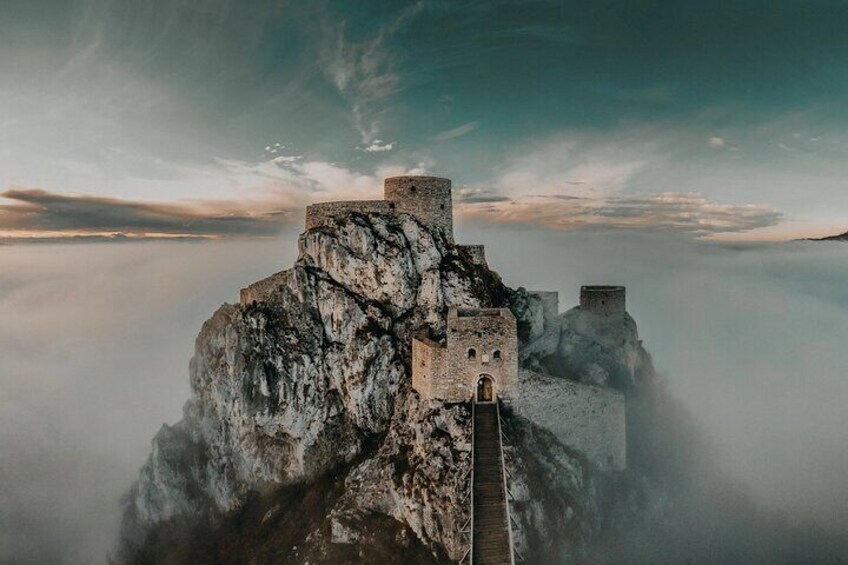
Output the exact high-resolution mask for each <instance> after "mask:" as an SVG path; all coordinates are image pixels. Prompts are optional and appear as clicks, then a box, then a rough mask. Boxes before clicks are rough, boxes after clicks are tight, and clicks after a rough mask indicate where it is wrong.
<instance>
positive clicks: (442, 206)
mask: <svg viewBox="0 0 848 565" xmlns="http://www.w3.org/2000/svg"><path fill="white" fill-rule="evenodd" d="M383 193H384V197H385V199H386V200H387V201H388V202H391V203H393V204H394V205H395V209H396V210H397V211H398V212H402V213H406V214H412V215H413V216H415V217H416V218H418V219H419V220H420V221H421V222H422V223H423V224H426V225H427V226H430V227H432V228H435V229H437V230H438V231H440V232H441V233H442V234H444V236H445V238H446V239H447V240H448V241H449V242H450V243H453V203H452V201H451V181H450V179H443V178H439V177H424V176H401V177H389V178H387V179H386V180H385V181H384V183H383Z"/></svg>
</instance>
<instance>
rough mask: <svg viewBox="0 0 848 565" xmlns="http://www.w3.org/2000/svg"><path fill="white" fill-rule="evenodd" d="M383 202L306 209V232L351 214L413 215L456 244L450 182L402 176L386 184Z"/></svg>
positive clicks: (350, 202)
mask: <svg viewBox="0 0 848 565" xmlns="http://www.w3.org/2000/svg"><path fill="white" fill-rule="evenodd" d="M383 197H384V199H383V200H346V201H339V202H320V203H317V204H312V205H310V206H307V207H306V229H307V230H310V229H313V228H317V227H320V226H325V225H329V224H331V223H332V222H334V221H335V220H338V219H339V218H343V217H344V216H346V215H347V214H350V213H351V212H359V213H377V214H394V213H397V214H410V215H412V216H415V217H416V218H417V219H418V221H420V222H421V223H423V224H425V225H427V226H429V227H430V228H432V229H435V230H437V231H439V232H441V233H442V234H443V235H444V236H445V238H446V239H447V240H448V242H450V243H453V202H452V199H451V181H450V179H443V178H440V177H427V176H414V175H407V176H399V177H389V178H387V179H386V180H385V181H384V182H383Z"/></svg>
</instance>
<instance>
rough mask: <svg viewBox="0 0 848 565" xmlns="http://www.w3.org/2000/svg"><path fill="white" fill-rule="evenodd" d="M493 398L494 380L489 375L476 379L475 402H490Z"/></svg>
mask: <svg viewBox="0 0 848 565" xmlns="http://www.w3.org/2000/svg"><path fill="white" fill-rule="evenodd" d="M494 399H495V391H494V382H493V381H492V377H490V376H489V375H480V378H478V379H477V402H492V401H493V400H494Z"/></svg>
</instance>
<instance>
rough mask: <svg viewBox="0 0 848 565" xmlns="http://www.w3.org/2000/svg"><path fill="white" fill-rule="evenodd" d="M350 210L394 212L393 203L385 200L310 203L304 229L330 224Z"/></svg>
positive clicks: (375, 212)
mask: <svg viewBox="0 0 848 565" xmlns="http://www.w3.org/2000/svg"><path fill="white" fill-rule="evenodd" d="M352 212H358V213H360V214H371V213H373V214H391V213H393V212H394V205H393V204H392V203H391V202H386V201H385V200H341V201H338V202H319V203H317V204H311V205H309V206H307V207H306V229H307V230H311V229H312V228H317V227H319V226H327V225H330V224H332V223H333V222H335V221H337V220H339V219H342V218H344V217H346V216H347V215H348V214H350V213H352Z"/></svg>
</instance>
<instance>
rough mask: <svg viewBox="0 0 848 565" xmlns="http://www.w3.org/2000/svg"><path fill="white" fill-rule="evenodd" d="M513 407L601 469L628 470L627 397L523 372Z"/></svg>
mask: <svg viewBox="0 0 848 565" xmlns="http://www.w3.org/2000/svg"><path fill="white" fill-rule="evenodd" d="M520 382H521V384H520V386H519V387H518V390H516V391H515V393H514V394H513V395H512V397H511V398H510V402H509V403H510V406H512V408H513V409H514V410H516V411H517V412H519V413H521V414H523V415H525V416H526V417H527V418H529V419H530V420H532V421H533V422H534V423H535V424H538V425H540V426H542V427H544V428H547V429H548V430H550V431H551V432H552V433H553V434H554V435H555V436H556V437H557V439H558V440H559V441H560V442H561V443H562V444H563V445H567V446H569V447H573V448H575V449H577V450H578V451H580V452H582V453H583V454H584V455H585V456H586V457H587V458H588V459H589V460H590V461H592V463H594V464H595V465H598V466H599V467H601V468H603V469H610V470H616V471H620V470H623V469H625V468H626V467H627V442H626V439H627V428H626V421H625V400H624V395H623V394H622V393H620V392H618V391H616V390H612V389H609V388H604V387H599V386H594V385H587V384H583V383H578V382H574V381H570V380H567V379H563V378H557V377H550V376H547V375H540V374H538V373H533V372H531V371H522V372H521V381H520Z"/></svg>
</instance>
